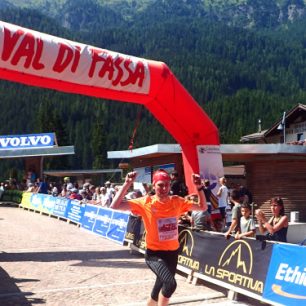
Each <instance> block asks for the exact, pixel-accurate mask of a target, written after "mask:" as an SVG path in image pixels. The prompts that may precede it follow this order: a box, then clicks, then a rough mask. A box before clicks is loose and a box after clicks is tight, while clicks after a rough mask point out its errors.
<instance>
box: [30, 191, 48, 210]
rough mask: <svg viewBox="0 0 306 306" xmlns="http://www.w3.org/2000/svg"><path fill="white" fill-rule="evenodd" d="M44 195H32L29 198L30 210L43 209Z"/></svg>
mask: <svg viewBox="0 0 306 306" xmlns="http://www.w3.org/2000/svg"><path fill="white" fill-rule="evenodd" d="M44 197H45V195H44V194H42V193H33V194H32V196H31V206H30V208H32V209H35V210H38V211H41V210H42V207H43V202H44Z"/></svg>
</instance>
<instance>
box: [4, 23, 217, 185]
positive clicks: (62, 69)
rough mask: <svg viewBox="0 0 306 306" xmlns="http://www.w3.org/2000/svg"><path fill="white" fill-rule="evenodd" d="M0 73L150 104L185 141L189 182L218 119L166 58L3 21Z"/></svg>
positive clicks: (35, 83) (212, 137) (66, 89)
mask: <svg viewBox="0 0 306 306" xmlns="http://www.w3.org/2000/svg"><path fill="white" fill-rule="evenodd" d="M0 56H1V57H0V78H1V79H5V80H9V81H13V82H19V83H23V84H26V85H31V86H38V87H44V88H50V89H55V90H59V91H62V92H67V93H75V94H83V95H87V96H93V97H99V98H104V99H110V100H117V101H124V102H130V103H137V104H142V105H144V106H145V107H146V108H147V109H148V110H149V111H150V112H151V113H152V114H153V115H154V116H155V118H156V119H157V120H158V121H159V122H160V123H161V124H162V125H163V126H164V128H165V129H166V130H167V131H168V132H169V133H170V134H171V135H172V136H173V138H174V139H175V140H176V141H177V142H178V143H179V144H180V145H181V148H182V153H183V162H184V171H185V177H186V182H187V185H188V186H189V187H190V190H192V187H191V178H190V177H191V173H193V172H196V173H198V172H199V161H198V154H197V146H198V145H219V144H220V142H219V133H218V129H217V128H216V126H215V124H214V123H213V122H212V120H211V119H210V118H209V117H208V116H207V114H206V113H205V112H204V111H203V109H202V108H201V107H200V106H199V105H198V104H197V103H196V101H195V100H194V99H193V98H192V97H191V95H190V94H189V93H188V92H187V90H186V89H185V88H184V87H183V86H182V84H181V83H180V82H179V81H178V80H177V79H176V77H175V76H174V74H173V73H172V72H171V70H170V69H169V68H168V67H167V65H166V64H165V63H163V62H158V61H151V60H146V59H142V58H137V57H133V56H128V55H124V54H121V53H116V52H113V51H109V50H105V49H101V48H96V47H94V46H89V45H85V44H81V43H77V42H73V41H69V40H66V39H62V38H59V37H55V36H51V35H48V34H44V33H40V32H37V31H33V30H30V29H26V28H23V27H20V26H17V25H13V24H9V23H6V22H2V21H0Z"/></svg>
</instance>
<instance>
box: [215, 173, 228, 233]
mask: <svg viewBox="0 0 306 306" xmlns="http://www.w3.org/2000/svg"><path fill="white" fill-rule="evenodd" d="M219 183H220V187H219V189H218V192H217V197H218V206H219V209H220V214H221V217H222V221H223V228H225V225H226V224H225V216H226V215H225V208H226V206H227V204H228V188H227V187H226V179H225V177H224V176H223V177H221V178H220V179H219Z"/></svg>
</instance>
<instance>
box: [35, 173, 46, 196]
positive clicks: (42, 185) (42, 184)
mask: <svg viewBox="0 0 306 306" xmlns="http://www.w3.org/2000/svg"><path fill="white" fill-rule="evenodd" d="M36 192H37V193H44V194H48V184H47V183H46V180H45V179H42V178H40V177H39V178H37V190H36Z"/></svg>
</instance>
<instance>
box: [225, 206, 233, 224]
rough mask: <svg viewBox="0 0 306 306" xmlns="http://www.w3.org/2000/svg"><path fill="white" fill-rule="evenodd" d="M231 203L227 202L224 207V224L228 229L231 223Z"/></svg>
mask: <svg viewBox="0 0 306 306" xmlns="http://www.w3.org/2000/svg"><path fill="white" fill-rule="evenodd" d="M232 208H233V207H232V203H230V202H228V203H227V205H226V207H225V224H226V228H227V229H228V228H229V227H230V226H231V223H232Z"/></svg>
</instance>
